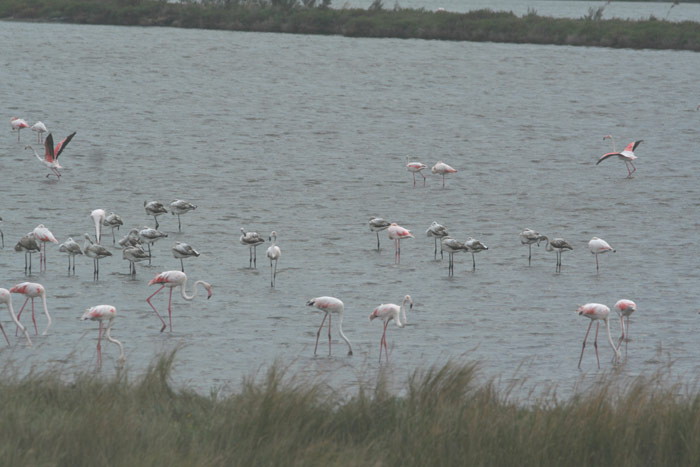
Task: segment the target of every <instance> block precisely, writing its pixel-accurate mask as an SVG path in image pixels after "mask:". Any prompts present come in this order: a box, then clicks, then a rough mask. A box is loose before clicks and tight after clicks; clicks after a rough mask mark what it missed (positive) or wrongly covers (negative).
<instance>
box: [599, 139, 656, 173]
mask: <svg viewBox="0 0 700 467" xmlns="http://www.w3.org/2000/svg"><path fill="white" fill-rule="evenodd" d="M608 138H610V139H611V140H612V144H613V150H612V152H609V153H607V154H603V155H602V156H601V158H600V159H598V162H596V163H595V165H598V164H600V163H601V162H603V161H604V160H605V159H608V158H609V157H613V156H617V157H618V158H619V159H620V160H621V161H623V162H624V163H625V166H627V178H632V174H633V173H634V172H636V171H637V168H636V167H635V166H634V164H633V163H632V161H633V160H635V159H637V156H635V155H634V150H635V149H637V146H639V143H641V142H642V141H644V140H642V139H640V140H637V141H632V142H631V143H630V144H628V145H627V147H626V148H625V149H624V150H623V151H622V152H617V151H616V150H615V140H614V139H613V137H612V135H606V136H603V139H608ZM630 166H632V170H630Z"/></svg>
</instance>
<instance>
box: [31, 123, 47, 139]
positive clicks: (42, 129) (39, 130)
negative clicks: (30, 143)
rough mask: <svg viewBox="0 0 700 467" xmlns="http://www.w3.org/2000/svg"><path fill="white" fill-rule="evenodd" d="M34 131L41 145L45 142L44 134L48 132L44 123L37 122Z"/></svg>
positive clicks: (33, 127) (33, 126)
mask: <svg viewBox="0 0 700 467" xmlns="http://www.w3.org/2000/svg"><path fill="white" fill-rule="evenodd" d="M32 131H36V142H37V143H41V142H42V141H43V140H44V133H46V132H47V131H48V129H47V128H46V125H44V123H43V122H36V123H35V124H34V125H32Z"/></svg>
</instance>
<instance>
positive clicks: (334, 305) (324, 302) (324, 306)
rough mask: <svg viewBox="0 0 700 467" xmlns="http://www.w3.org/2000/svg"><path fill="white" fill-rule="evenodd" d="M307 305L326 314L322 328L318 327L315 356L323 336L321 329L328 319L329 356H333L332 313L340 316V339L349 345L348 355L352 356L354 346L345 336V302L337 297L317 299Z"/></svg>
mask: <svg viewBox="0 0 700 467" xmlns="http://www.w3.org/2000/svg"><path fill="white" fill-rule="evenodd" d="M306 304H307V305H308V306H315V307H316V308H318V309H319V310H321V311H322V312H324V315H323V321H321V326H319V327H318V332H316V346H315V347H314V355H316V350H318V338H319V337H320V336H321V329H322V328H323V324H324V323H325V322H326V318H328V356H329V357H330V356H331V313H336V314H337V315H338V319H339V321H338V332H339V333H340V337H342V338H343V340H344V341H345V343H346V344H348V355H352V345H350V341H349V340H348V338H347V337H346V336H345V334H343V310H344V308H345V306H344V305H343V302H342V301H340V300H338V299H337V298H335V297H316V298H312V299H311V300H309V301H308V302H306Z"/></svg>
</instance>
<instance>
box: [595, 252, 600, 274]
mask: <svg viewBox="0 0 700 467" xmlns="http://www.w3.org/2000/svg"><path fill="white" fill-rule="evenodd" d="M598 271H599V269H598V255H597V254H596V255H595V272H598Z"/></svg>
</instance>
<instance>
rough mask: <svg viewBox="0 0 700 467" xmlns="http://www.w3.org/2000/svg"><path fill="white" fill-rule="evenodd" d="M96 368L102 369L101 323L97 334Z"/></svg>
mask: <svg viewBox="0 0 700 467" xmlns="http://www.w3.org/2000/svg"><path fill="white" fill-rule="evenodd" d="M97 368H102V321H100V331H99V334H97Z"/></svg>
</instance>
